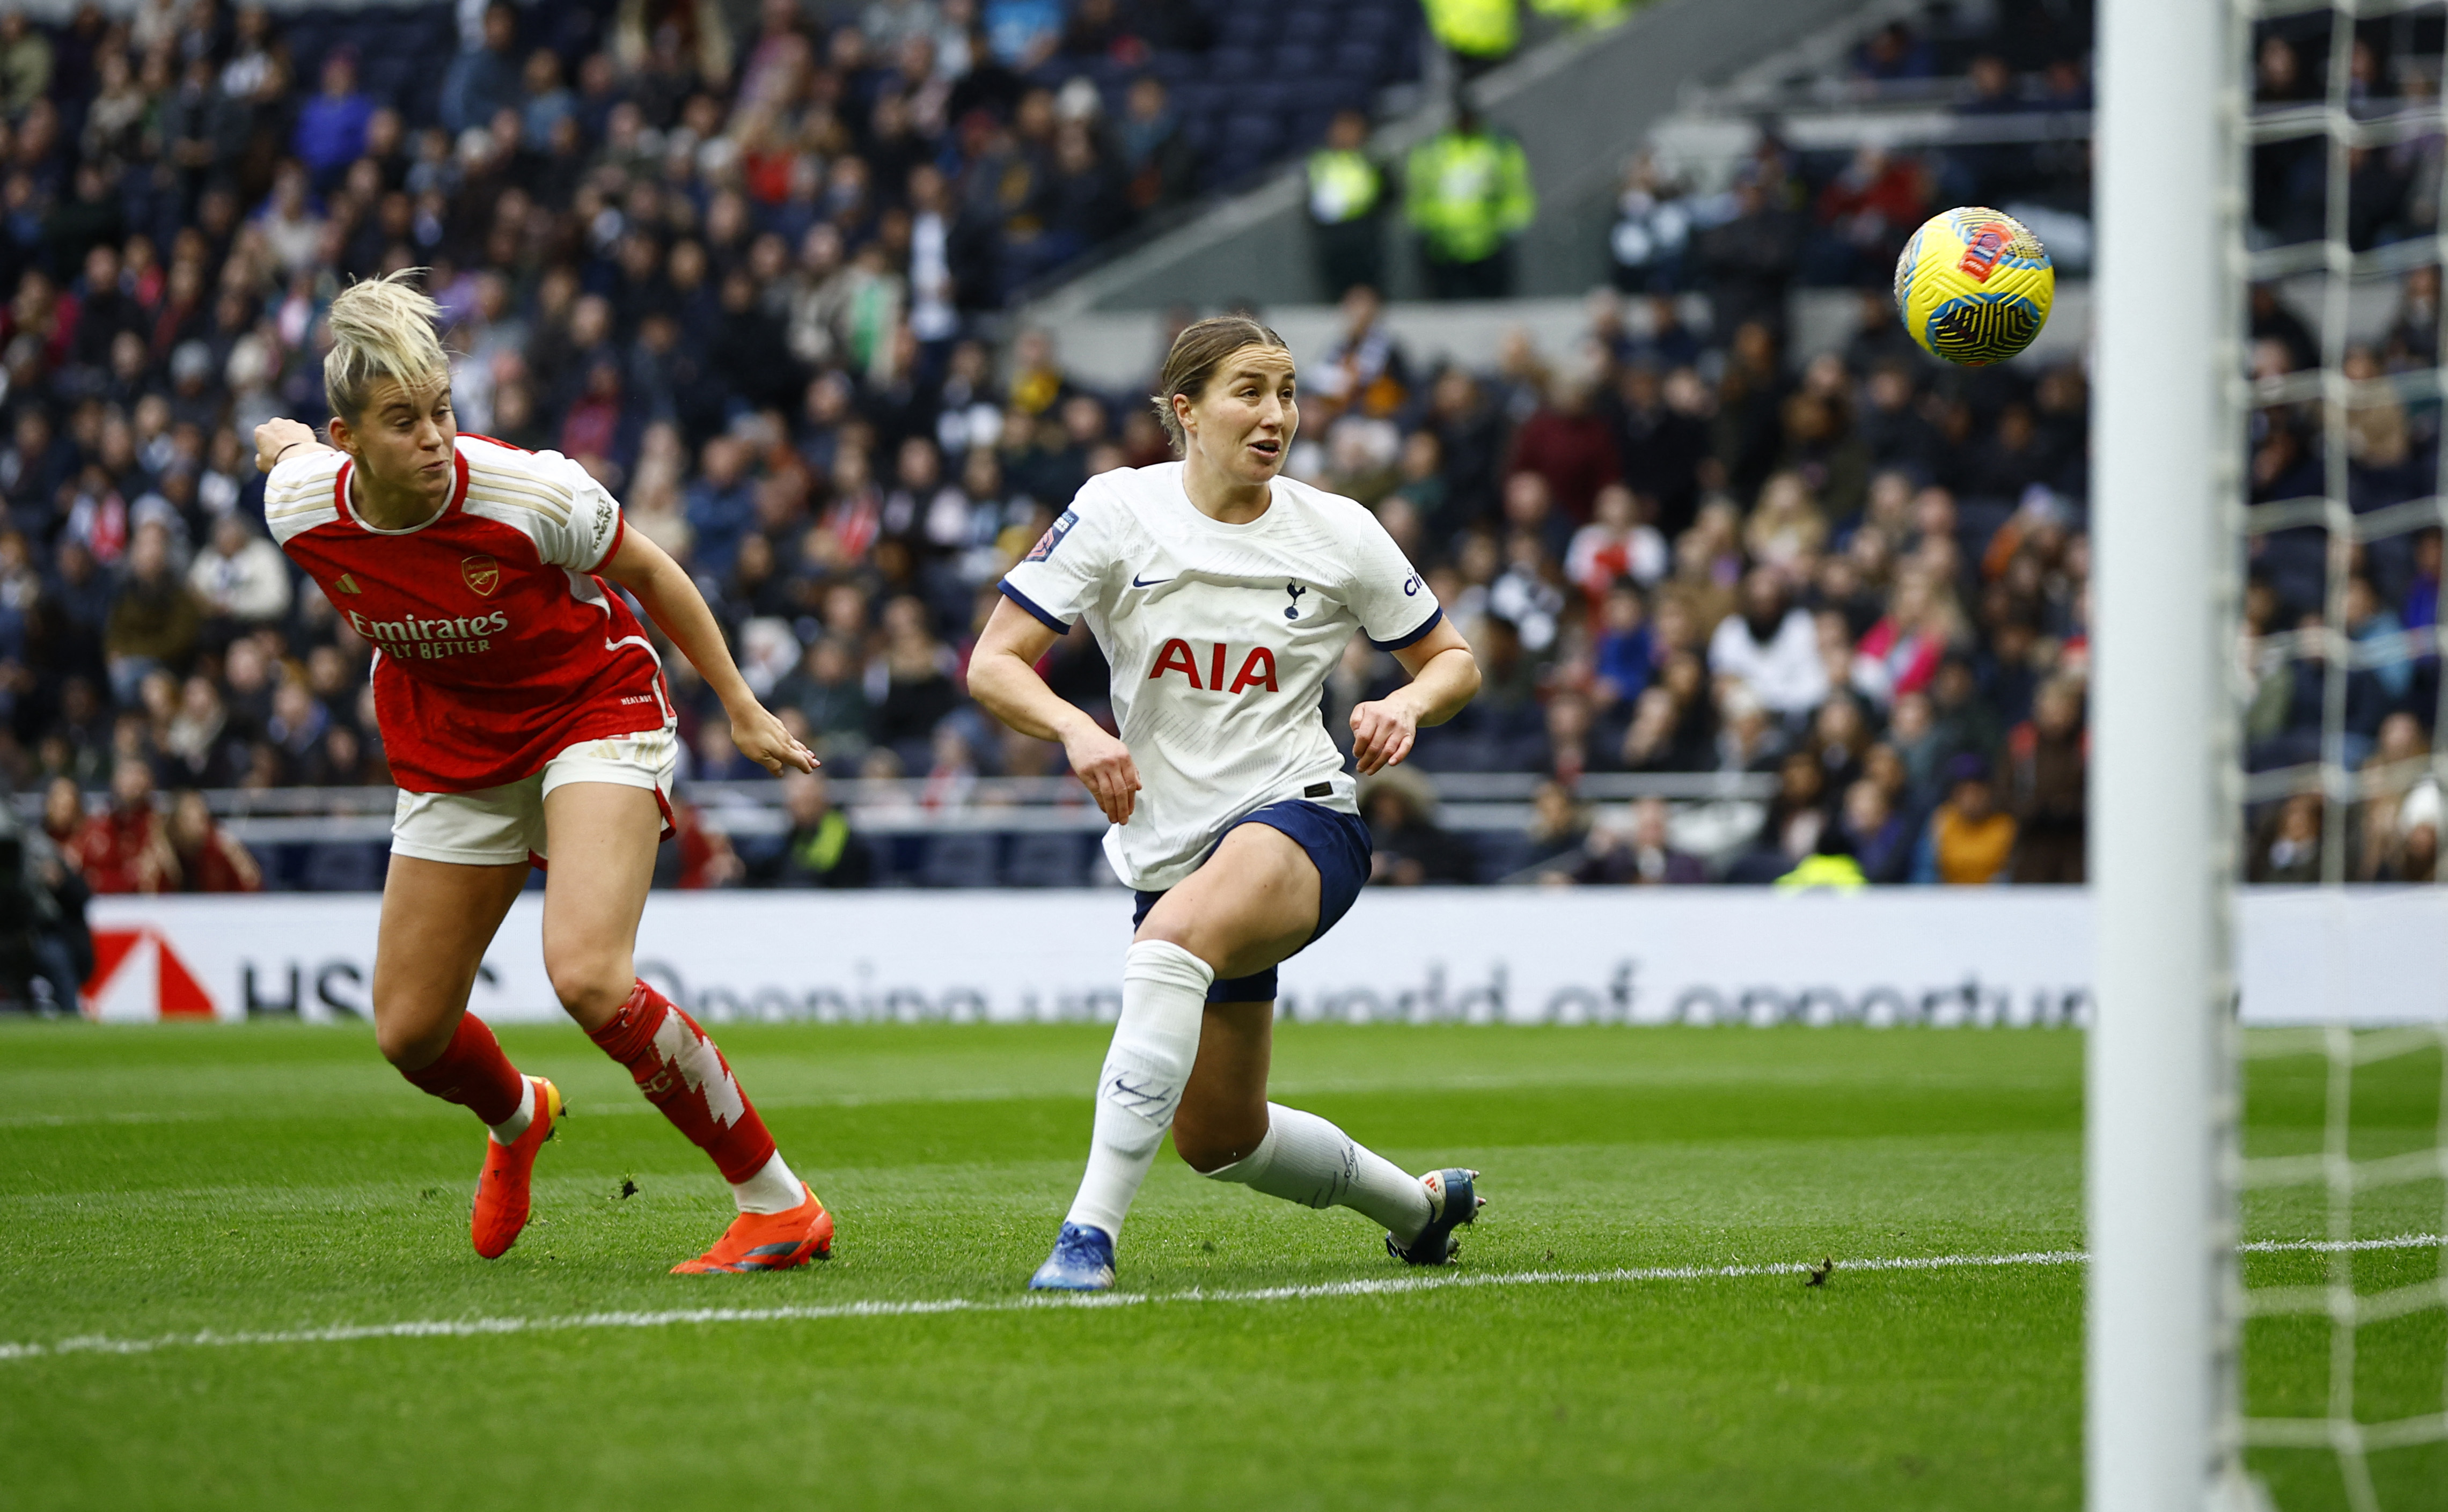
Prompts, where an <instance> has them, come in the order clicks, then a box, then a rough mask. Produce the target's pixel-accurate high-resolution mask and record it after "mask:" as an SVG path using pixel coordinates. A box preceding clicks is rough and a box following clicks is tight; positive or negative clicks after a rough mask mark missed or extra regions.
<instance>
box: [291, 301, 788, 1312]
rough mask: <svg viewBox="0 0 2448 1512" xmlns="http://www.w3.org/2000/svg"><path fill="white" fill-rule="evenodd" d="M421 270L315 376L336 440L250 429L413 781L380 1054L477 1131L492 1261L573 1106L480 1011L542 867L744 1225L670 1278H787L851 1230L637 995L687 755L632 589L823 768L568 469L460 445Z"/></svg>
mask: <svg viewBox="0 0 2448 1512" xmlns="http://www.w3.org/2000/svg"><path fill="white" fill-rule="evenodd" d="M412 277H413V274H412V273H403V274H398V275H394V276H392V278H385V279H382V280H379V281H376V282H371V283H360V284H356V285H354V287H352V288H349V289H347V290H345V291H343V292H342V293H341V294H340V296H339V297H337V298H336V299H335V300H334V301H333V303H332V308H331V328H332V336H333V342H334V345H333V347H332V351H331V354H330V355H329V356H327V357H326V358H325V359H324V363H323V383H324V392H325V397H326V398H327V399H329V401H330V403H331V408H332V420H331V426H330V433H331V438H332V445H330V446H324V445H322V444H321V443H320V442H319V441H317V440H316V434H315V432H314V431H312V430H310V429H308V428H307V427H306V426H304V425H301V424H299V423H298V422H296V421H295V420H273V421H269V422H267V423H266V424H264V425H262V426H260V427H258V429H257V431H256V433H255V440H256V462H257V465H258V467H260V468H261V469H263V470H264V471H266V472H268V473H270V474H271V477H270V479H269V481H268V482H267V483H266V485H265V488H264V518H265V521H266V523H267V524H268V525H269V526H271V528H272V532H273V535H274V538H275V539H276V540H277V541H278V542H279V544H280V548H281V549H282V550H283V551H285V552H287V553H288V554H289V557H290V560H292V561H294V562H296V564H297V565H299V566H300V567H302V568H304V569H305V571H306V572H307V573H308V574H309V575H310V576H312V577H313V578H314V579H315V581H316V583H317V584H320V585H321V586H322V589H323V592H324V594H325V595H326V596H327V597H328V598H329V599H330V600H331V601H332V603H333V605H334V606H335V607H336V608H337V609H338V610H339V612H340V616H341V618H343V619H345V620H346V621H347V622H349V624H350V626H351V628H353V629H354V630H355V631H356V633H357V634H359V635H360V636H363V637H365V638H366V640H367V641H371V642H372V643H373V651H374V664H373V690H374V712H375V716H376V718H377V721H378V722H379V724H380V726H381V731H382V739H383V749H384V751H385V752H386V753H387V754H388V755H389V756H390V758H391V767H392V776H393V778H394V780H395V781H396V782H397V783H398V785H399V788H400V794H399V807H398V811H397V813H396V814H395V816H394V818H393V820H392V850H391V869H390V873H389V875H388V876H387V878H386V879H385V881H384V884H383V903H382V925H381V933H380V936H379V939H378V943H377V945H376V948H375V954H374V981H373V1011H374V1027H375V1034H376V1038H377V1040H378V1041H379V1043H380V1044H381V1047H382V1053H383V1055H384V1056H385V1057H386V1058H388V1059H389V1060H390V1061H391V1062H392V1064H393V1065H395V1066H397V1067H398V1068H399V1070H400V1074H401V1075H403V1076H405V1077H406V1078H407V1079H408V1080H409V1081H411V1083H413V1084H414V1085H416V1086H417V1087H419V1088H421V1089H422V1090H424V1091H426V1092H428V1093H430V1094H432V1095H433V1096H434V1097H437V1098H440V1099H442V1100H444V1101H448V1102H456V1103H459V1104H461V1105H462V1106H464V1107H466V1108H468V1109H469V1111H471V1112H473V1113H474V1114H475V1115H476V1117H477V1119H478V1120H481V1121H482V1122H483V1123H484V1124H485V1126H486V1130H487V1137H486V1146H485V1165H484V1171H483V1174H482V1175H481V1176H480V1177H478V1180H477V1186H476V1204H475V1214H474V1217H473V1220H472V1222H471V1225H470V1235H471V1237H472V1238H473V1239H474V1241H475V1246H476V1253H477V1254H481V1255H484V1256H485V1257H486V1258H488V1259H490V1258H493V1257H495V1256H498V1255H500V1254H503V1253H504V1252H506V1251H507V1250H508V1249H509V1247H510V1246H511V1244H512V1243H514V1242H515V1241H516V1240H517V1238H518V1236H519V1231H520V1230H521V1229H522V1228H524V1227H525V1226H526V1221H527V1212H528V1205H529V1203H528V1178H529V1176H530V1173H531V1172H532V1170H533V1168H534V1165H535V1158H536V1152H537V1150H538V1148H539V1147H540V1146H542V1144H543V1143H544V1141H545V1139H546V1138H548V1137H549V1136H550V1135H551V1133H552V1130H553V1126H554V1124H555V1123H556V1122H557V1121H558V1120H559V1119H560V1117H561V1114H562V1100H561V1094H560V1092H559V1091H558V1090H557V1089H556V1088H555V1087H554V1086H553V1084H552V1083H551V1082H550V1081H546V1080H545V1079H544V1078H543V1077H526V1076H522V1075H520V1074H519V1072H518V1070H517V1068H516V1067H514V1066H513V1065H511V1063H510V1061H509V1058H508V1057H507V1056H506V1055H504V1054H503V1053H502V1047H501V1045H500V1044H499V1043H497V1042H496V1041H495V1040H494V1038H493V1034H492V1031H491V1030H490V1029H488V1028H487V1027H486V1026H485V1024H484V1022H483V1021H482V1020H480V1019H477V1018H474V1017H472V1016H470V1015H469V1013H468V1011H467V1008H468V994H469V988H470V987H471V986H473V985H474V983H475V978H476V969H477V967H478V966H479V964H480V963H481V962H482V961H483V960H484V956H485V949H486V947H487V946H488V945H489V944H490V943H491V942H492V939H493V934H494V931H495V930H497V929H498V928H500V927H501V923H502V919H503V917H504V916H505V915H506V914H507V912H508V911H509V908H510V904H511V902H512V900H514V899H515V898H517V896H518V895H519V892H520V890H521V889H522V888H524V887H525V886H526V879H527V871H528V868H529V866H530V865H531V864H534V865H541V864H543V862H544V860H545V857H550V858H551V862H552V864H551V866H550V868H549V869H548V871H546V873H545V897H544V960H545V970H546V972H547V974H548V975H549V976H550V977H551V980H552V985H553V990H554V992H555V993H556V994H557V995H558V996H559V997H560V999H561V1004H562V1006H563V1007H564V1008H565V1009H567V1010H568V1012H569V1015H570V1017H572V1018H574V1019H576V1020H577V1021H578V1023H579V1024H580V1026H581V1027H583V1029H585V1030H586V1032H587V1034H588V1036H589V1037H590V1038H592V1039H593V1040H594V1041H595V1043H597V1044H598V1045H600V1046H602V1049H603V1051H604V1053H605V1054H607V1055H609V1056H611V1057H612V1059H613V1060H615V1061H618V1062H621V1063H622V1065H624V1066H626V1067H628V1069H629V1073H630V1075H631V1076H632V1077H633V1078H634V1079H635V1080H636V1081H637V1083H638V1087H639V1090H640V1091H641V1092H643V1093H644V1094H645V1095H646V1098H647V1100H648V1101H651V1102H653V1103H654V1105H655V1106H656V1107H657V1108H659V1109H660V1110H661V1111H662V1113H663V1116H664V1117H666V1118H668V1119H670V1120H672V1122H673V1123H674V1124H676V1125H678V1126H679V1130H680V1132H681V1133H682V1134H685V1135H686V1136H688V1138H689V1139H691V1140H692V1141H694V1142H695V1143H696V1144H697V1146H698V1148H699V1149H702V1150H703V1151H705V1153H706V1154H707V1155H708V1156H710V1157H712V1158H713V1160H714V1163H715V1164H716V1165H717V1167H718V1168H720V1170H721V1172H722V1176H723V1179H724V1180H726V1181H728V1182H730V1183H731V1190H732V1195H733V1196H734V1197H735V1198H736V1202H737V1205H738V1210H739V1212H738V1216H737V1217H736V1219H735V1220H734V1221H733V1222H732V1224H731V1226H730V1228H729V1230H728V1231H727V1232H726V1233H725V1234H723V1235H722V1237H721V1238H720V1239H719V1240H718V1241H717V1243H716V1244H715V1246H714V1247H713V1248H712V1249H710V1250H708V1251H707V1252H706V1253H705V1254H702V1255H700V1256H699V1257H698V1258H696V1259H693V1260H687V1261H683V1262H682V1263H680V1264H679V1265H677V1266H675V1267H673V1269H674V1270H675V1271H679V1272H690V1273H695V1272H706V1271H771V1270H785V1269H788V1268H790V1267H792V1266H795V1265H800V1264H803V1263H805V1262H806V1261H807V1260H808V1259H809V1258H811V1257H812V1256H821V1255H824V1254H827V1253H828V1252H829V1251H830V1249H831V1246H832V1234H833V1220H832V1215H831V1214H829V1213H827V1212H826V1211H825V1208H824V1205H823V1204H822V1203H820V1202H818V1201H817V1200H816V1198H815V1194H813V1192H811V1191H809V1190H808V1188H807V1187H806V1186H805V1185H804V1184H803V1183H802V1182H801V1181H800V1180H799V1178H798V1177H796V1176H794V1174H793V1173H792V1170H791V1167H790V1165H789V1164H788V1163H787V1162H785V1161H784V1160H783V1158H782V1157H781V1155H780V1153H779V1152H777V1151H776V1150H775V1148H774V1139H773V1137H772V1136H771V1135H769V1134H767V1133H766V1131H765V1123H764V1120H761V1119H759V1118H758V1117H757V1116H756V1110H755V1107H754V1106H753V1105H752V1104H751V1103H750V1102H749V1101H748V1098H747V1095H746V1094H745V1093H743V1092H741V1091H740V1089H739V1083H738V1081H736V1079H735V1078H734V1077H733V1076H732V1074H731V1068H730V1066H729V1065H728V1064H727V1063H726V1062H724V1060H723V1058H722V1052H721V1051H719V1050H717V1049H716V1048H715V1045H714V1043H713V1042H712V1041H711V1040H709V1039H707V1038H706V1036H705V1031H704V1030H702V1029H700V1028H699V1027H698V1024H697V1023H696V1021H694V1020H693V1019H691V1018H690V1017H689V1016H688V1015H687V1014H686V1013H684V1012H682V1011H681V1010H680V1009H679V1007H677V1006H675V1005H673V1004H672V1003H670V1002H669V1001H667V1000H666V999H665V998H664V997H663V996H662V995H661V994H660V993H659V992H657V991H656V990H655V989H654V988H653V987H650V986H647V985H646V984H645V983H644V982H642V981H640V980H639V979H638V978H637V976H636V974H635V971H634V970H633V962H632V951H633V947H634V946H635V943H636V940H637V932H638V920H639V917H640V915H641V912H642V911H643V909H644V908H645V902H646V887H647V882H648V880H649V879H650V877H651V876H652V874H653V871H654V864H655V848H656V846H657V844H658V843H659V841H660V838H661V837H662V835H663V834H664V833H666V831H667V825H668V820H669V818H670V802H669V794H670V791H671V783H672V773H673V767H674V764H675V754H676V753H675V746H674V743H673V734H672V729H673V719H672V710H671V704H670V700H669V699H668V698H667V696H666V692H665V689H664V686H663V679H662V672H661V667H660V663H659V662H658V661H657V660H656V656H655V651H654V648H653V646H652V645H651V644H650V643H649V642H648V641H647V639H646V635H645V631H644V630H643V628H642V627H641V626H640V624H639V623H638V621H637V618H636V617H635V616H634V615H632V614H631V613H630V612H629V608H628V605H627V604H626V603H624V602H623V601H622V597H621V595H620V594H618V593H616V592H613V591H611V590H610V589H609V588H607V586H606V584H607V583H610V584H619V585H620V586H622V587H623V588H626V589H628V590H629V591H630V592H631V593H634V594H636V595H637V597H638V602H639V603H641V604H643V605H644V606H645V609H646V613H647V614H648V615H649V616H651V617H652V618H653V619H654V621H655V622H656V623H657V624H658V625H660V626H661V628H662V630H663V633H664V634H665V635H667V636H668V637H670V638H671V641H672V643H673V644H674V645H676V646H678V647H679V650H680V652H681V654H682V655H684V656H686V657H687V658H688V659H689V660H690V661H691V662H692V663H694V664H695V665H696V666H697V668H698V671H699V672H701V673H702V674H703V675H704V677H705V680H706V684H707V686H709V687H711V688H713V689H714V690H715V692H716V693H717V695H719V696H720V698H721V699H722V701H723V704H724V706H725V707H726V708H728V709H729V711H730V714H731V727H732V733H733V737H734V738H735V739H736V740H737V741H738V743H739V748H740V749H741V750H742V751H744V752H746V753H747V754H748V755H749V756H752V757H754V758H755V759H756V760H757V761H760V762H762V763H763V764H764V765H765V766H767V767H768V768H771V769H773V770H775V771H777V772H778V771H780V770H781V769H783V768H784V767H795V768H798V769H799V770H801V771H807V770H811V769H813V766H814V764H815V763H814V759H813V757H812V756H810V755H809V754H808V752H807V750H806V749H805V748H803V747H802V746H800V745H799V744H798V743H797V742H796V741H794V739H792V738H791V737H790V736H789V734H788V733H786V732H785V731H784V730H783V728H782V726H781V724H780V723H779V722H778V721H776V720H775V718H774V717H773V716H772V715H771V714H769V713H767V712H766V711H765V710H764V709H763V708H761V707H759V706H758V704H757V702H756V700H755V698H754V697H752V696H751V695H750V693H749V691H748V688H747V685H746V684H745V683H743V682H742V681H741V680H740V677H739V672H738V669H737V668H736V666H735V665H733V663H732V660H731V655H730V653H729V651H728V650H726V649H725V647H724V645H723V641H722V634H721V631H720V630H719V629H718V628H717V625H716V623H715V620H714V617H713V615H712V614H711V613H709V612H708V611H707V609H706V605H705V601H704V600H703V599H701V598H700V597H698V591H697V588H696V587H695V585H694V584H691V583H690V581H689V579H688V575H687V574H686V573H684V572H683V571H681V570H680V568H679V566H678V565H675V564H674V563H673V561H672V559H671V558H669V557H667V556H665V555H664V554H663V553H662V552H661V551H660V549H658V548H657V547H656V546H655V545H654V543H652V542H650V541H648V540H647V539H646V538H645V537H644V536H642V535H637V534H634V533H632V532H630V531H629V530H628V529H627V528H626V527H625V526H624V525H623V524H622V518H621V509H620V506H619V505H617V504H616V503H614V502H613V499H612V497H611V495H610V494H608V493H606V492H604V490H603V489H602V488H601V487H600V486H598V485H597V484H596V483H595V481H594V480H593V479H592V478H591V477H589V476H588V475H587V474H586V473H585V472H584V471H583V469H580V468H579V466H578V465H577V464H576V463H574V462H571V461H570V460H569V459H568V458H566V457H564V456H561V455H560V454H558V453H557V452H551V451H538V452H528V451H523V450H519V449H518V448H516V447H511V446H505V445H503V444H502V443H500V442H498V441H491V440H488V439H486V438H484V437H481V436H473V435H461V434H459V433H458V427H457V423H456V421H455V419H454V418H453V416H452V414H451V410H450V370H449V364H448V362H447V361H446V359H445V358H444V355H443V352H442V347H441V343H440V342H439V341H438V340H437V339H436V338H435V335H434V321H435V318H436V316H437V315H438V313H439V312H438V311H437V310H436V308H435V306H434V303H433V301H432V300H431V299H430V298H428V297H426V296H425V295H424V294H422V293H420V292H419V291H418V290H417V289H416V287H415V286H414V284H413V283H412V282H411V278H412Z"/></svg>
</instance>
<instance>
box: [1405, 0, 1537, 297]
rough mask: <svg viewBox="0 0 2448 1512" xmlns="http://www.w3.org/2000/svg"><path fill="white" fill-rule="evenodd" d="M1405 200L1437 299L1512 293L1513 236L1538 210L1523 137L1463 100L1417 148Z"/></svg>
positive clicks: (1430, 289) (1408, 169) (1410, 164)
mask: <svg viewBox="0 0 2448 1512" xmlns="http://www.w3.org/2000/svg"><path fill="white" fill-rule="evenodd" d="M1508 9H1509V0H1508ZM1404 205H1405V211H1406V218H1407V220H1408V221H1409V224H1410V228H1411V231H1412V233H1413V234H1414V235H1415V236H1416V237H1418V239H1419V245H1420V256H1421V259H1422V262H1423V264H1424V266H1425V270H1426V275H1427V280H1428V293H1429V297H1431V298H1437V299H1501V298H1503V297H1506V296H1508V295H1510V294H1511V293H1512V292H1513V240H1514V239H1515V238H1516V237H1518V236H1520V233H1521V232H1522V231H1523V230H1524V229H1526V228H1527V227H1528V226H1529V224H1530V221H1531V219H1532V218H1533V217H1534V216H1536V215H1537V214H1538V209H1539V203H1538V199H1537V196H1536V195H1535V194H1534V193H1533V192H1532V190H1531V187H1530V163H1529V160H1528V159H1527V158H1526V157H1524V156H1523V155H1522V151H1521V144H1520V143H1519V142H1516V141H1515V140H1513V138H1512V137H1511V136H1509V135H1506V134H1504V133H1501V132H1497V131H1492V130H1490V129H1489V128H1488V127H1487V125H1486V124H1485V123H1484V122H1483V121H1482V120H1481V119H1480V115H1479V112H1478V111H1477V110H1476V109H1475V108H1473V107H1472V106H1470V105H1458V106H1457V107H1456V109H1455V112H1454V120H1453V124H1451V125H1450V126H1448V127H1446V128H1445V129H1444V130H1443V131H1440V132H1438V133H1437V134H1435V135H1434V136H1431V137H1429V138H1428V139H1427V140H1426V141H1425V142H1422V143H1421V144H1419V145H1418V146H1416V147H1413V148H1412V149H1411V155H1410V158H1409V160H1408V161H1407V162H1406V163H1405V165H1404Z"/></svg>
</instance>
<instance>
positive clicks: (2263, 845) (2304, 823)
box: [2245, 793, 2324, 885]
mask: <svg viewBox="0 0 2448 1512" xmlns="http://www.w3.org/2000/svg"><path fill="white" fill-rule="evenodd" d="M2323 824H2324V806H2323V804H2322V801H2321V795H2320V794H2317V793H2299V794H2294V795H2293V796H2292V797H2289V798H2288V799H2286V801H2285V802H2284V803H2281V804H2279V805H2277V806H2276V807H2275V808H2273V809H2272V810H2270V812H2269V813H2268V815H2267V816H2266V818H2264V819H2263V821H2262V822H2261V824H2260V825H2259V826H2258V827H2257V830H2256V833H2254V836H2253V840H2252V846H2251V850H2250V852H2249V853H2248V855H2247V858H2246V861H2245V878H2246V880H2247V881H2250V882H2265V883H2292V884H2297V885H2304V884H2309V883H2315V882H2319V881H2320V880H2321V879H2322V878H2321V840H2322V827H2323Z"/></svg>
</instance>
